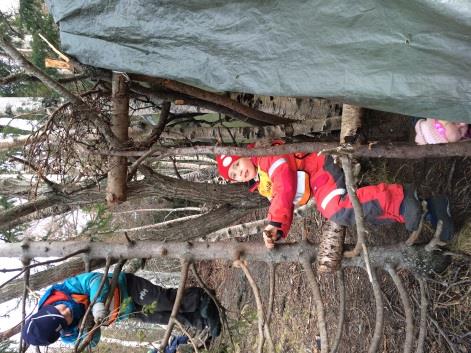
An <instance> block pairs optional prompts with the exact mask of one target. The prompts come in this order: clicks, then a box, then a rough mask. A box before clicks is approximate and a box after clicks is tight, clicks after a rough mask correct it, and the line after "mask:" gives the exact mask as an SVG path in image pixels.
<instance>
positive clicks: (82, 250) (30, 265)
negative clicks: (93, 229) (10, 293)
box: [0, 247, 89, 288]
mask: <svg viewBox="0 0 471 353" xmlns="http://www.w3.org/2000/svg"><path fill="white" fill-rule="evenodd" d="M87 251H89V248H88V247H86V248H84V249H80V250H77V251H74V252H73V253H70V254H68V255H66V256H63V257H60V258H58V259H54V260H48V261H43V262H36V263H34V264H29V265H27V266H25V267H23V268H8V269H1V270H0V272H14V271H20V270H23V271H22V272H24V270H25V269H31V268H34V267H37V266H44V265H49V264H52V263H55V262H61V261H64V260H67V259H68V258H71V257H74V256H75V255H78V254H82V253H86V252H87ZM4 285H5V284H2V286H4ZM0 288H1V287H0Z"/></svg>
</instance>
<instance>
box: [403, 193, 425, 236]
mask: <svg viewBox="0 0 471 353" xmlns="http://www.w3.org/2000/svg"><path fill="white" fill-rule="evenodd" d="M403 190H404V199H403V200H402V203H401V208H400V213H401V215H402V216H403V217H404V220H405V226H406V229H407V230H408V231H410V232H413V231H414V230H416V229H417V228H418V227H419V223H420V217H421V215H422V206H421V204H420V200H419V198H418V197H417V192H416V191H415V187H414V185H412V184H405V185H404V187H403Z"/></svg>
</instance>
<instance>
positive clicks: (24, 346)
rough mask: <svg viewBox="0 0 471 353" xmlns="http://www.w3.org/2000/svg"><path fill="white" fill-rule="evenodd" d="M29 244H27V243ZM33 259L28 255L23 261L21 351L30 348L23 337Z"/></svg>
mask: <svg viewBox="0 0 471 353" xmlns="http://www.w3.org/2000/svg"><path fill="white" fill-rule="evenodd" d="M25 246H27V244H25ZM30 261H31V260H30V259H29V258H27V257H23V258H22V260H21V262H22V263H23V265H24V266H25V276H24V283H25V285H24V290H23V301H22V304H21V338H20V348H19V352H20V353H23V352H25V351H26V349H28V344H27V343H26V341H25V340H24V339H23V326H24V324H25V320H26V300H27V299H28V292H29V290H28V288H29V275H30V269H29V268H28V265H29V262H30Z"/></svg>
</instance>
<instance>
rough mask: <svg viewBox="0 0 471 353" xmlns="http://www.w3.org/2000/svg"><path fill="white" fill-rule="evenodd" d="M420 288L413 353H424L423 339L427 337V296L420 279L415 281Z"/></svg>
mask: <svg viewBox="0 0 471 353" xmlns="http://www.w3.org/2000/svg"><path fill="white" fill-rule="evenodd" d="M417 280H418V281H419V286H420V325H419V338H418V340H417V350H416V351H415V353H424V348H425V347H424V345H425V337H426V336H427V304H428V303H427V295H426V293H425V288H426V283H425V281H424V280H423V279H422V278H418V279H417Z"/></svg>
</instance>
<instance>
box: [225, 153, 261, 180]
mask: <svg viewBox="0 0 471 353" xmlns="http://www.w3.org/2000/svg"><path fill="white" fill-rule="evenodd" d="M256 175H257V170H256V169H255V166H254V164H253V163H252V161H251V160H250V158H240V159H238V160H237V161H235V162H234V163H232V165H231V166H230V167H229V178H231V179H232V180H235V181H239V182H244V181H249V180H252V179H253V178H255V176H256Z"/></svg>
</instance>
